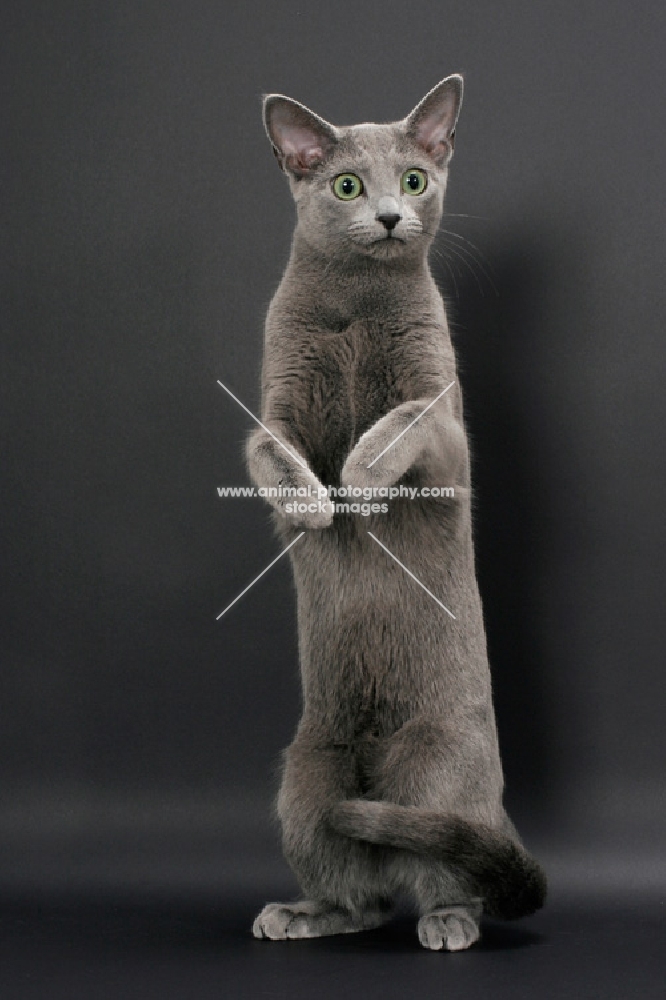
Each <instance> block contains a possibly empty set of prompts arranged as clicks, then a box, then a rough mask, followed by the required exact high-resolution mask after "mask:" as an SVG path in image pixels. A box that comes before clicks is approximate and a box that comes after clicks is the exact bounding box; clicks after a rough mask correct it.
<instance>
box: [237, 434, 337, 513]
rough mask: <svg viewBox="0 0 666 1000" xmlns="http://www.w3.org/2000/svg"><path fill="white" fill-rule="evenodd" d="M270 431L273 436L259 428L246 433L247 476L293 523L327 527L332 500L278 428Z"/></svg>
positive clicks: (276, 508) (272, 504) (279, 511)
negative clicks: (247, 437) (263, 490)
mask: <svg viewBox="0 0 666 1000" xmlns="http://www.w3.org/2000/svg"><path fill="white" fill-rule="evenodd" d="M273 433H274V434H275V437H272V436H271V434H269V433H268V432H267V431H266V430H264V428H259V429H258V430H256V431H254V432H253V433H252V434H251V435H250V438H249V440H248V443H247V448H246V454H247V462H248V469H249V472H250V478H251V479H252V481H253V483H254V484H255V486H257V487H258V488H262V487H263V488H264V489H266V499H267V500H268V502H269V503H270V504H271V506H273V507H274V508H275V510H277V511H278V513H280V514H281V515H282V516H283V517H284V518H286V519H288V520H289V521H290V523H291V524H293V525H294V526H295V527H303V528H326V527H328V525H329V524H330V523H331V521H332V520H333V504H332V503H331V501H330V500H329V498H328V494H327V490H326V488H325V487H324V486H323V485H322V484H321V483H320V482H319V480H318V479H317V477H316V476H315V474H314V472H312V471H311V470H310V469H309V468H308V466H307V464H306V462H305V459H304V458H303V457H302V455H299V453H298V451H297V450H296V449H295V448H294V447H293V445H291V444H290V443H289V441H288V440H287V439H286V438H285V437H284V435H281V434H280V430H279V429H276V430H275V431H274V432H273ZM276 438H277V440H276ZM299 490H300V491H301V493H300V495H299V493H297V491H299ZM296 505H298V508H299V509H298V510H295V509H294V507H295V506H296ZM290 507H291V508H292V509H291V510H290V509H289V508H290ZM302 508H307V509H305V510H303V509H302Z"/></svg>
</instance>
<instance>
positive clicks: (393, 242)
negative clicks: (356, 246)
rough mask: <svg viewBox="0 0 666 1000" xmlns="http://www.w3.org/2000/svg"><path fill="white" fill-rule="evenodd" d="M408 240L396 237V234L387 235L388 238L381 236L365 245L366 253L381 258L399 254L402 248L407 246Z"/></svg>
mask: <svg viewBox="0 0 666 1000" xmlns="http://www.w3.org/2000/svg"><path fill="white" fill-rule="evenodd" d="M406 244H407V240H406V239H405V238H404V236H396V235H395V233H390V232H389V233H387V234H386V236H379V237H378V238H377V239H376V240H370V241H369V242H368V243H366V244H365V249H366V252H369V253H371V254H373V255H374V254H377V255H381V256H385V255H389V254H390V255H391V256H392V255H393V254H395V253H399V252H400V250H401V248H402V247H404V246H406Z"/></svg>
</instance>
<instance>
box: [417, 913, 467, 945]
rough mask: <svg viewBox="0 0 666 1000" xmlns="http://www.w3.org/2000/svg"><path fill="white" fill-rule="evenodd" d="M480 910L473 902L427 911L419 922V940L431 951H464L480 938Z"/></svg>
mask: <svg viewBox="0 0 666 1000" xmlns="http://www.w3.org/2000/svg"><path fill="white" fill-rule="evenodd" d="M480 911H481V907H480V906H479V905H478V904H476V903H472V904H470V905H457V906H446V907H443V908H442V909H440V910H433V912H432V913H426V914H425V915H424V916H423V917H421V919H420V920H419V923H418V935H419V941H420V942H421V944H422V945H423V947H424V948H428V949H429V950H430V951H464V949H465V948H469V947H470V946H471V945H473V944H474V942H475V941H478V940H479V937H480V935H481V932H480V930H479V921H480V919H481V912H480Z"/></svg>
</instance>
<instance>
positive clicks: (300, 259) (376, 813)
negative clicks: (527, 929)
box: [248, 75, 546, 950]
mask: <svg viewBox="0 0 666 1000" xmlns="http://www.w3.org/2000/svg"><path fill="white" fill-rule="evenodd" d="M461 98H462V78H461V77H460V76H457V75H454V76H449V77H447V78H446V79H444V80H442V81H441V83H439V84H438V85H437V86H436V87H435V88H434V89H433V90H431V91H430V92H429V93H428V94H427V95H426V96H425V97H424V98H423V100H422V101H421V102H420V103H419V104H418V105H417V106H416V108H415V109H414V110H413V111H412V112H411V113H410V114H409V115H408V116H407V117H406V118H404V119H402V120H401V121H398V122H394V123H391V124H361V125H353V126H347V127H335V126H333V125H331V124H329V123H328V122H327V121H325V120H323V119H322V118H320V117H319V116H317V115H316V114H314V113H313V112H312V111H310V110H309V109H308V108H306V107H304V106H303V105H302V104H299V103H297V102H296V101H294V100H291V99H290V98H287V97H283V96H281V95H277V94H272V95H270V96H269V97H267V98H266V99H265V101H264V122H265V127H266V131H267V133H268V136H269V139H270V141H271V143H272V146H273V150H274V152H275V155H276V157H277V159H278V162H279V164H280V166H281V168H282V169H283V171H284V172H285V174H286V175H287V178H288V180H289V185H290V188H291V192H292V195H293V197H294V200H295V202H296V210H297V223H296V228H295V232H294V235H293V242H292V248H291V256H290V258H289V262H288V264H287V268H286V271H285V273H284V276H283V278H282V281H281V283H280V285H279V288H278V289H277V292H276V293H275V296H274V298H273V300H272V302H271V304H270V308H269V310H268V315H267V319H266V329H265V352H264V362H263V374H262V422H263V424H264V425H265V428H263V429H258V430H257V431H256V432H254V433H253V434H252V436H251V438H250V440H249V443H248V464H249V469H250V474H251V477H252V479H253V481H254V483H255V484H256V485H257V486H261V487H269V488H270V487H274V490H273V493H275V494H280V493H281V494H282V495H277V496H273V497H272V498H271V499H270V502H271V503H272V504H273V506H274V508H275V515H274V519H275V523H276V525H277V530H278V532H279V534H280V537H281V539H282V541H283V543H284V545H285V546H286V545H288V544H290V543H292V542H295V544H293V545H292V548H291V549H290V553H289V555H290V558H291V562H292V567H293V573H294V579H295V583H296V590H297V608H298V630H299V654H300V669H301V677H302V688H303V713H302V718H301V720H300V723H299V726H298V730H297V732H296V735H295V738H294V741H293V742H292V744H291V746H290V747H289V748H288V749H287V751H286V752H285V756H284V766H283V774H282V784H281V788H280V792H279V796H278V803H277V808H278V815H279V818H280V821H281V824H282V832H283V846H284V852H285V856H286V858H287V860H288V862H289V864H290V865H291V867H292V869H293V871H294V873H295V875H296V877H297V879H298V882H299V884H300V886H301V890H302V893H303V899H302V900H300V901H297V902H286V903H269V904H268V905H267V906H266V907H265V908H264V909H263V911H262V912H261V913H260V914H259V916H258V917H257V919H256V921H255V923H254V928H253V930H254V934H255V935H256V936H257V937H266V938H270V939H273V940H280V939H287V938H303V937H315V936H320V935H325V934H339V933H342V932H348V931H358V930H362V929H364V928H369V927H375V926H377V925H379V924H381V923H382V922H384V921H385V920H386V919H388V917H389V915H390V908H391V902H392V899H393V898H394V896H395V895H396V894H397V893H401V894H405V893H406V894H408V896H409V897H411V899H412V900H413V901H414V903H415V905H416V907H417V909H418V913H419V920H418V935H419V939H420V941H421V943H422V945H423V946H424V947H426V948H431V949H447V950H459V949H462V948H467V947H468V946H469V945H471V944H472V943H473V942H474V941H475V940H476V939H477V938H478V937H479V922H480V918H481V915H482V913H483V912H484V911H485V912H486V913H488V914H490V915H492V916H494V917H502V918H512V917H519V916H523V915H526V914H529V913H532V912H533V911H535V910H536V909H538V908H539V907H540V906H541V905H542V904H543V902H544V898H545V891H546V881H545V876H544V874H543V872H542V870H541V869H540V867H539V866H538V864H537V863H536V862H535V861H534V860H533V859H532V858H531V857H530V856H529V855H528V854H527V852H526V851H525V849H524V848H523V846H522V844H521V841H520V839H519V837H518V834H517V832H516V830H515V828H514V826H513V824H512V823H511V821H510V819H509V818H508V816H507V814H506V812H505V810H504V808H503V805H502V793H503V776H502V767H501V763H500V756H499V750H498V742H497V733H496V727H495V718H494V712H493V704H492V695H491V681H490V671H489V666H488V658H487V652H486V638H485V632H484V625H483V616H482V609H481V601H480V598H479V592H478V587H477V582H476V576H475V568H474V550H473V542H472V522H471V510H470V461H469V452H468V445H467V439H466V435H465V429H464V422H463V408H462V398H461V392H460V385H459V382H458V380H457V374H456V362H455V357H454V352H453V348H452V345H451V339H450V336H449V330H448V326H447V319H446V312H445V308H444V303H443V300H442V297H441V295H440V293H439V291H438V288H437V286H436V284H435V281H434V279H433V276H432V274H431V271H430V268H429V264H428V251H429V248H430V246H431V244H432V241H433V238H434V236H435V233H436V231H437V227H438V224H439V221H440V218H441V214H442V207H443V199H444V193H445V190H446V183H447V175H448V169H449V162H450V160H451V156H452V154H453V148H454V137H455V128H456V122H457V119H458V113H459V110H460V103H461ZM447 387H448V388H447ZM340 485H342V486H351V487H376V488H377V491H376V494H375V495H385V494H386V492H387V488H389V487H391V486H395V485H405V486H408V487H410V488H411V489H414V488H418V489H422V488H423V487H431V486H433V485H438V486H453V487H454V494H455V495H454V497H447V498H445V497H428V496H419V497H416V498H414V499H411V498H410V497H409V496H401V497H397V498H395V499H392V500H390V503H389V504H388V511H387V513H371V514H370V515H369V516H362V515H361V514H357V513H353V512H351V509H350V510H348V511H347V510H344V509H342V510H338V511H334V509H333V506H332V503H331V502H330V501H329V500H320V501H318V502H309V503H305V504H301V505H300V506H301V507H302V508H303V509H302V510H301V511H300V512H298V511H297V510H295V509H294V504H293V503H291V504H289V503H288V501H287V499H286V497H285V493H288V492H289V491H290V490H291V491H295V490H297V489H298V488H299V487H306V488H307V487H310V491H311V495H312V497H313V499H314V498H317V497H323V496H324V492H325V488H326V487H327V486H340ZM276 487H282V490H278V489H275V488H276ZM382 491H383V493H382ZM403 492H405V491H403ZM301 533H302V535H301ZM299 535H301V537H299V538H298V540H297V541H295V539H297V536H299ZM433 597H434V598H436V600H433Z"/></svg>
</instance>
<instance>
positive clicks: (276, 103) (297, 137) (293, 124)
mask: <svg viewBox="0 0 666 1000" xmlns="http://www.w3.org/2000/svg"><path fill="white" fill-rule="evenodd" d="M264 126H265V128H266V132H267V134H268V138H269V139H270V140H271V143H272V145H273V152H274V153H275V155H276V157H277V160H278V163H279V164H280V166H281V167H282V169H283V170H284V171H285V173H291V174H293V175H294V176H295V177H297V178H301V177H306V176H307V175H308V174H310V173H311V172H312V171H313V170H314V168H315V167H318V166H319V165H320V164H321V163H323V162H324V160H325V159H326V158H327V157H328V155H329V154H330V153H331V151H332V149H333V147H334V146H335V144H336V143H337V141H338V134H337V130H336V129H335V127H334V126H333V125H330V124H329V123H328V122H327V121H324V119H323V118H320V117H319V115H316V114H315V113H314V111H310V109H309V108H306V107H305V105H304V104H299V103H298V101H293V100H292V99H291V98H290V97H283V96H282V94H269V95H268V97H265V98H264Z"/></svg>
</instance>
